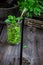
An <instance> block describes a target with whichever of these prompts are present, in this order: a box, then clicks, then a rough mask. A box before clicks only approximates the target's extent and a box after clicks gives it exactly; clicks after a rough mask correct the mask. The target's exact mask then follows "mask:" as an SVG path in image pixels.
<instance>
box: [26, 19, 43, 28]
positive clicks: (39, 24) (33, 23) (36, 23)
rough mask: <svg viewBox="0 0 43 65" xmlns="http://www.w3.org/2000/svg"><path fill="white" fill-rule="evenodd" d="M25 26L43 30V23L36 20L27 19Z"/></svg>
mask: <svg viewBox="0 0 43 65" xmlns="http://www.w3.org/2000/svg"><path fill="white" fill-rule="evenodd" d="M25 25H28V26H32V27H37V28H43V21H40V20H35V19H31V18H25Z"/></svg>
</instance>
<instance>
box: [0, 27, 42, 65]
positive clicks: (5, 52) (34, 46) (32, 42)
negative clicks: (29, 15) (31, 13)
mask: <svg viewBox="0 0 43 65" xmlns="http://www.w3.org/2000/svg"><path fill="white" fill-rule="evenodd" d="M4 30H5V29H4ZM4 33H5V31H4ZM23 39H24V41H23V42H24V44H25V45H26V46H27V48H23V58H25V59H26V60H28V62H29V63H30V65H43V30H40V29H37V28H35V27H28V26H24V38H23ZM19 53H20V45H16V46H10V45H3V46H0V65H9V64H10V65H15V58H16V60H17V58H18V57H19V56H20V55H19ZM16 62H17V63H16V64H18V60H17V61H16ZM23 65H29V64H25V63H24V64H23Z"/></svg>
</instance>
